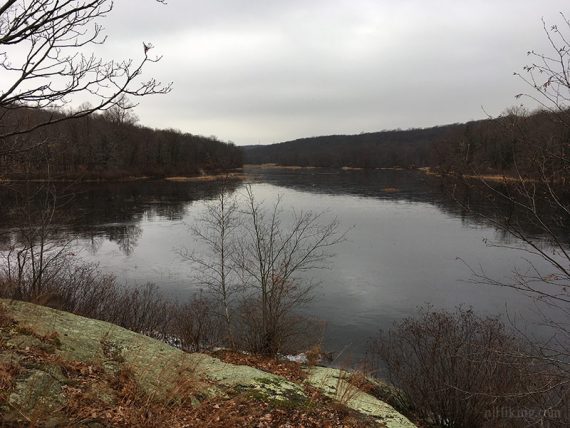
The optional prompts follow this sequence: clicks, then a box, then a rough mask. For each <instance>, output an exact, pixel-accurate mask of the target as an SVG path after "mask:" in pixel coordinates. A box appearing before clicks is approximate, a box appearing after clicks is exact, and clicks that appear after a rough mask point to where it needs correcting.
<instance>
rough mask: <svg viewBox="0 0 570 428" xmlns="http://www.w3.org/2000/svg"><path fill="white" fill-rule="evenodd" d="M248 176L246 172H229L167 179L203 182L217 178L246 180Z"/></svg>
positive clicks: (167, 178) (167, 179) (168, 178)
mask: <svg viewBox="0 0 570 428" xmlns="http://www.w3.org/2000/svg"><path fill="white" fill-rule="evenodd" d="M245 178H246V176H245V175H244V174H237V173H229V174H211V175H199V176H188V177H187V176H174V177H166V178H165V180H166V181H179V182H185V181H190V182H196V181H198V182H202V181H217V180H245Z"/></svg>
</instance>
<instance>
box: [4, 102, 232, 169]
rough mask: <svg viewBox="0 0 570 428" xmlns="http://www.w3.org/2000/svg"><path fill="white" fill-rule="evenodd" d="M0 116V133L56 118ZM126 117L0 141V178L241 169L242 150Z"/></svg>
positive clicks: (80, 121)
mask: <svg viewBox="0 0 570 428" xmlns="http://www.w3.org/2000/svg"><path fill="white" fill-rule="evenodd" d="M0 113H2V114H3V115H2V121H1V123H0V131H1V132H0V134H2V133H4V134H5V133H7V132H10V131H13V130H17V129H19V127H25V128H26V129H29V128H31V127H32V126H33V125H34V124H35V123H41V122H42V121H46V120H47V119H48V118H53V117H54V115H58V114H57V113H53V112H48V111H44V110H38V109H23V108H20V109H15V110H11V111H4V112H0ZM126 113H127V114H125V112H124V111H119V110H115V111H108V112H105V113H104V114H97V115H91V116H86V117H83V118H76V119H70V120H65V121H62V122H60V123H56V124H52V125H50V126H47V127H43V128H40V129H37V130H36V131H33V132H30V133H25V134H22V135H16V136H13V137H10V138H6V139H2V140H0V142H1V143H2V147H0V149H3V150H0V178H15V179H32V178H47V177H48V176H49V178H52V179H58V178H87V179H115V178H125V177H134V176H148V177H162V176H174V175H185V176H192V175H199V174H204V173H210V172H219V171H226V170H229V169H234V168H239V167H241V166H242V151H241V149H240V148H238V147H236V146H235V145H234V144H232V143H224V142H221V141H218V140H216V139H215V138H212V137H203V136H199V135H192V134H189V133H182V132H179V131H176V130H172V129H168V130H155V129H151V128H148V127H144V126H140V125H138V124H136V120H134V116H132V115H130V114H128V111H127V112H126ZM59 116H61V115H59ZM28 149H29V150H28ZM6 152H8V153H9V155H5V154H3V153H6Z"/></svg>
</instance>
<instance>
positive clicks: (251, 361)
mask: <svg viewBox="0 0 570 428" xmlns="http://www.w3.org/2000/svg"><path fill="white" fill-rule="evenodd" d="M212 355H213V356H214V357H216V358H219V359H220V360H222V361H224V362H226V363H230V364H235V365H242V366H250V367H255V368H257V369H259V370H263V371H265V372H268V373H273V374H275V375H278V376H282V377H284V378H285V379H287V380H289V381H291V382H297V383H299V382H304V381H305V379H307V373H306V372H305V371H304V370H303V369H302V367H301V365H300V364H298V363H295V362H292V361H281V360H278V359H277V358H275V357H266V356H261V355H252V354H244V353H241V352H236V351H230V350H222V351H217V352H214V353H213V354H212Z"/></svg>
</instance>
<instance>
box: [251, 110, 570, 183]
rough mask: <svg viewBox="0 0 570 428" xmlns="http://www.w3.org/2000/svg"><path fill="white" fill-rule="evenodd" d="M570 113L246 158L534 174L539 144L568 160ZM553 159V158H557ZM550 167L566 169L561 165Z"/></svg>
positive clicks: (505, 117) (257, 151)
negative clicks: (569, 120) (567, 124)
mask: <svg viewBox="0 0 570 428" xmlns="http://www.w3.org/2000/svg"><path fill="white" fill-rule="evenodd" d="M569 116H570V113H569V112H568V111H567V110H562V111H546V110H539V111H535V112H532V113H530V112H528V111H526V110H524V109H522V108H511V109H508V110H506V112H505V113H504V114H502V115H500V116H499V117H497V118H494V119H485V120H477V121H471V122H467V123H462V124H451V125H445V126H436V127H432V128H424V129H409V130H393V131H381V132H374V133H365V134H359V135H331V136H322V137H311V138H302V139H298V140H294V141H288V142H284V143H279V144H272V145H268V146H248V147H245V148H244V161H245V162H246V163H252V164H263V163H277V164H280V165H298V166H316V167H332V168H335V167H343V166H347V167H354V168H394V167H397V168H419V167H431V168H434V169H436V170H438V171H439V172H442V173H444V174H465V173H486V174H488V173H497V174H505V175H516V174H518V173H524V174H533V173H534V172H536V171H535V165H533V159H535V158H536V156H537V153H538V149H539V148H540V150H545V149H547V150H548V151H549V152H551V153H553V154H555V153H558V154H559V156H558V159H559V162H561V163H564V159H565V158H566V157H567V154H566V151H565V150H566V147H567V141H568V139H569V138H570V135H569V134H568V130H567V127H566V126H564V125H563V124H564V123H565V122H567V121H568V117H569ZM545 142H546V143H545ZM545 144H546V145H545ZM550 158H551V159H550V161H551V162H552V160H553V158H555V157H550ZM545 167H547V168H549V169H552V170H554V169H556V170H560V169H561V165H545Z"/></svg>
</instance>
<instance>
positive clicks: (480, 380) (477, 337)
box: [369, 307, 567, 427]
mask: <svg viewBox="0 0 570 428" xmlns="http://www.w3.org/2000/svg"><path fill="white" fill-rule="evenodd" d="M522 343H523V342H522V341H520V340H518V339H517V338H516V337H514V336H513V335H511V334H509V333H508V332H507V331H506V329H505V327H504V326H503V324H502V323H501V322H500V321H499V320H498V319H497V318H482V317H479V316H477V315H475V314H474V313H473V312H472V311H471V310H469V309H464V308H459V309H457V310H456V311H455V312H445V311H433V310H432V309H431V308H429V307H428V308H423V309H420V311H419V316H418V317H417V318H406V319H404V320H403V321H401V322H400V323H398V324H397V325H396V326H395V328H394V329H393V330H391V331H389V332H388V333H387V334H381V335H380V337H378V338H377V339H376V340H374V341H373V342H372V344H371V347H370V351H369V356H370V357H371V359H372V361H373V362H375V363H376V367H378V368H382V369H383V370H385V371H386V374H387V376H388V378H389V379H390V381H391V382H392V383H393V384H394V386H395V387H396V388H397V389H396V390H395V393H394V399H395V401H396V403H394V404H396V406H397V407H398V408H399V409H401V410H403V411H405V412H408V413H412V414H415V415H417V416H419V417H420V418H421V419H423V420H426V421H429V422H430V423H433V424H435V425H437V426H449V427H481V426H489V427H492V426H497V424H499V423H500V424H502V426H520V423H521V422H522V421H521V419H515V418H509V415H506V413H508V412H501V411H497V409H511V412H510V414H511V415H512V414H514V413H513V411H514V410H516V411H519V413H518V414H522V413H520V411H521V410H529V409H534V412H530V411H528V412H527V413H525V414H526V415H528V417H527V418H526V420H525V421H524V423H529V424H530V423H539V422H541V423H544V422H545V421H547V420H548V415H549V414H548V413H547V412H545V410H549V409H550V410H556V411H557V413H551V414H550V415H551V416H552V418H551V419H552V420H548V421H549V422H551V423H558V422H560V421H561V419H560V417H561V409H560V405H561V403H562V400H564V399H566V398H567V396H565V395H558V397H557V401H556V399H553V398H554V397H551V396H548V394H552V392H553V391H554V389H553V388H556V385H559V384H557V383H556V380H555V379H556V377H557V374H556V373H553V372H552V371H551V370H550V368H549V367H548V366H546V365H544V364H542V363H541V362H540V361H538V360H529V358H527V356H528V353H527V349H526V348H525V346H524V345H523V344H522ZM565 394H567V392H566V393H565ZM565 397H566V398H565ZM547 398H548V402H546V400H545V399H547ZM553 406H554V407H553ZM556 406H557V407H556Z"/></svg>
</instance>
